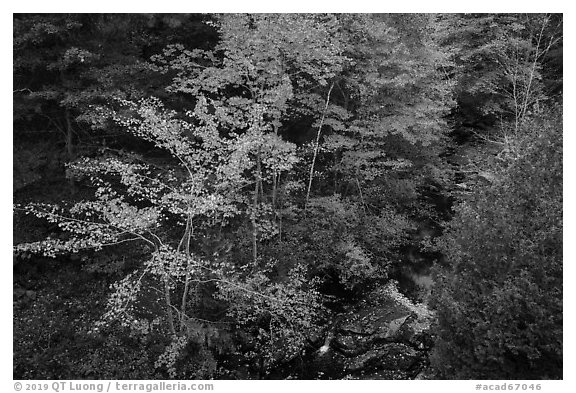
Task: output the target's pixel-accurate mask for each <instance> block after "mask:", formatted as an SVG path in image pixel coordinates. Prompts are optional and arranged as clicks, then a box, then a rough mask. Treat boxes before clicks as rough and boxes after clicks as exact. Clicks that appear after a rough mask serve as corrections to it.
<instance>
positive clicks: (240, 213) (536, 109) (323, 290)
mask: <svg viewBox="0 0 576 393" xmlns="http://www.w3.org/2000/svg"><path fill="white" fill-rule="evenodd" d="M486 31H489V32H490V34H486ZM561 45H562V38H561V17H559V16H558V15H533V16H523V15H508V16H502V15H491V16H487V15H466V16H461V15H416V14H413V15H412V14H411V15H406V14H392V15H367V14H362V15H349V14H341V15H340V14H338V15H334V14H281V15H267V14H257V15H234V14H225V15H188V14H182V15H171V14H165V15H112V14H110V15H48V14H47V15H16V16H15V18H14V84H15V91H14V94H15V95H14V124H15V130H14V153H15V155H14V157H15V161H14V178H15V179H14V190H15V210H14V211H15V234H14V236H15V245H14V253H15V264H16V265H15V271H16V272H17V273H18V274H17V278H16V279H15V288H17V289H18V290H19V291H24V292H19V293H20V295H19V298H18V299H19V300H18V301H17V302H16V303H15V327H16V329H15V330H16V331H15V342H16V344H15V347H16V349H15V371H14V373H15V376H20V377H34V378H60V377H69V378H85V377H87V378H127V377H130V378H134V379H145V378H156V377H170V378H266V377H268V378H270V377H298V373H297V372H295V371H294V370H293V365H294V364H295V362H297V361H298V362H300V364H303V363H304V362H306V361H312V362H315V361H316V360H314V359H315V356H317V355H315V354H317V353H320V354H324V353H325V352H326V351H330V350H331V349H330V348H331V342H332V340H334V341H335V342H339V344H334V345H335V346H334V348H336V349H338V348H339V349H338V350H339V351H340V352H342V353H344V352H345V351H344V350H343V349H342V348H343V347H344V346H345V344H342V342H341V340H340V341H339V340H338V339H334V338H333V336H334V334H335V330H338V329H340V328H338V327H337V326H339V324H341V323H342V320H344V319H345V318H344V315H345V314H347V313H348V314H350V313H352V311H350V310H356V311H357V312H358V313H360V314H362V313H363V312H364V311H363V309H362V307H365V308H367V307H368V305H370V307H373V308H374V304H376V305H377V304H382V305H387V304H388V306H387V307H389V305H390V304H396V306H394V307H398V308H399V309H400V308H402V309H404V310H409V312H410V313H411V314H410V315H407V316H404V317H402V316H397V317H396V319H395V320H393V321H391V322H390V328H389V331H388V333H386V334H384V335H383V337H385V339H386V340H388V341H390V340H391V336H392V335H393V334H396V332H398V331H403V330H401V329H400V328H401V327H402V326H403V325H404V324H406V326H409V325H410V326H411V329H412V331H415V332H417V333H415V335H414V337H417V338H414V337H411V338H406V339H402V340H404V341H402V343H401V344H398V343H394V344H393V345H394V350H395V351H396V350H398V348H404V349H403V351H404V352H405V354H412V355H413V357H414V358H418V359H420V355H418V354H415V350H413V349H411V348H410V345H412V346H414V347H415V348H417V350H418V351H428V346H429V344H428V342H430V341H431V340H432V337H433V335H436V347H435V349H434V352H433V356H432V360H433V361H432V366H433V367H434V370H435V371H434V372H436V373H437V375H439V376H441V377H450V376H458V377H463V378H471V377H472V378H488V377H490V378H493V377H496V376H498V377H499V376H502V377H505V378H513V377H525V376H529V377H534V378H536V377H544V378H555V377H558V376H559V371H558V370H561V367H562V364H561V347H562V344H561V342H562V341H561V321H562V319H561V312H562V304H561V294H562V291H561V286H562V282H561V244H562V243H561V239H560V238H559V236H560V235H561V226H562V225H561V222H562V221H561V212H562V198H561V197H562V196H561V179H562V173H561V147H562V146H561V133H562V128H561V121H560V120H558V119H559V117H558V116H551V115H550V112H551V111H554V110H555V109H554V108H559V107H561V77H562V70H561V61H559V60H558V58H560V59H561ZM558 67H560V68H558ZM479 70H481V71H479ZM510 92H512V94H511V95H510V94H509V93H510ZM550 108H552V109H550ZM471 117H472V118H473V120H471V119H470V118H471ZM474 120H476V121H477V122H478V123H481V122H484V123H485V122H488V123H490V124H491V127H490V128H489V129H486V128H485V127H484V126H483V127H476V126H474V127H475V128H474V136H473V137H471V136H470V134H468V136H467V137H466V138H467V142H464V144H462V135H461V134H462V129H463V126H462V124H472V123H474ZM39 136H42V138H39ZM468 149H469V150H468ZM550 176H553V178H554V182H555V183H554V182H551V181H549V180H548V179H549V177H550ZM539 185H541V186H542V187H540V188H538V187H539ZM535 187H536V188H538V189H537V190H536V189H533V188H535ZM47 190H51V192H46V191H47ZM454 201H457V202H459V204H458V207H457V208H456V209H455V216H454V219H453V220H452V221H451V222H450V223H449V224H447V223H446V221H447V220H449V219H450V218H451V216H452V214H453V213H454V212H453V211H452V210H451V209H450V207H451V205H452V203H453V202H454ZM528 205H529V206H530V207H527V206H528ZM522 209H524V210H522ZM534 209H539V210H538V211H539V212H541V214H540V215H538V216H537V217H535V216H534V215H531V216H529V217H528V215H527V213H526V212H533V211H534ZM443 225H446V226H447V228H448V230H447V232H446V234H445V235H444V236H443V237H442V238H441V239H440V240H439V241H437V242H432V241H431V240H432V238H433V237H437V236H438V235H439V234H440V232H441V229H442V226H443ZM504 234H505V236H504ZM444 256H445V257H444ZM44 258H55V259H56V260H59V261H62V263H63V264H65V261H69V262H70V263H73V264H74V266H75V267H74V268H76V269H81V271H82V274H81V275H80V276H81V277H84V281H83V282H82V284H80V283H79V284H78V285H82V286H83V287H84V286H85V287H86V288H90V289H89V290H90V291H93V293H94V298H93V299H89V300H88V301H91V302H94V309H96V310H98V315H94V312H93V310H92V311H91V312H88V311H87V310H85V309H84V308H78V310H77V311H76V312H78V313H80V314H81V315H82V316H81V317H78V318H76V319H75V320H74V321H75V322H74V324H73V326H74V327H70V326H68V327H67V329H68V330H71V331H72V332H73V334H74V337H76V339H75V344H74V345H75V346H77V347H83V348H86V350H85V351H80V352H82V356H79V357H78V358H77V359H75V361H70V359H65V356H63V355H62V351H63V344H62V341H61V340H60V341H58V340H56V341H54V340H55V339H52V338H51V337H52V336H49V337H48V339H47V340H48V344H49V345H48V347H47V348H46V349H45V351H44V352H43V355H42V356H41V357H38V354H37V353H35V351H34V344H33V341H31V340H32V338H31V337H33V336H34V333H30V332H33V331H34V326H36V324H37V323H45V321H44V318H46V317H45V315H44V316H42V317H40V316H41V315H43V312H44V311H43V310H44V309H45V308H46V307H49V305H47V304H44V303H43V302H39V301H35V300H34V297H35V296H36V292H35V291H30V289H28V288H29V287H30V285H31V284H30V283H31V282H32V283H34V282H35V280H37V281H36V284H34V288H38V289H37V290H38V291H41V292H42V291H45V290H46V289H44V288H45V287H46V286H47V284H46V283H45V281H43V280H38V279H34V278H33V277H34V269H36V266H37V265H36V264H37V263H39V262H38V261H42V262H40V264H47V262H46V260H45V259H44ZM26 261H30V262H26ZM502 261H504V262H505V263H502ZM48 265H49V266H52V270H51V272H53V273H54V276H53V277H54V280H55V282H56V283H55V285H56V288H57V287H58V286H59V285H62V284H60V281H59V280H63V279H64V280H69V279H70V278H65V277H70V275H74V273H70V269H72V270H73V269H74V268H71V267H69V266H68V267H66V268H63V267H62V268H61V272H62V275H61V276H60V278H59V276H58V269H59V268H58V266H59V265H58V264H52V263H49V264H48ZM433 265H434V266H435V269H436V270H437V274H436V276H437V283H436V289H435V290H434V292H433V296H432V297H431V298H430V292H431V285H432V281H431V280H432V278H431V277H432V276H431V273H430V270H431V268H432V266H433ZM28 266H30V267H28ZM65 266H67V265H65ZM32 267H34V269H32ZM29 270H30V271H31V272H32V273H30V271H29ZM18 277H20V278H18ZM31 277H32V278H31ZM478 277H480V278H481V280H480V281H479V280H477V278H478ZM86 281H88V282H86ZM106 286H109V290H108V291H105V290H104V289H103V287H106ZM23 288H25V289H23ZM106 292H107V293H106ZM57 293H58V291H57V290H56V289H54V288H51V289H50V291H49V292H46V295H47V296H50V297H56V298H57V297H58V296H59V295H58V294H57ZM480 295H481V296H480ZM69 296H71V297H74V296H75V295H74V294H73V293H70V294H69ZM483 296H484V297H485V298H484V297H483ZM511 298H514V299H516V302H514V301H510V300H509V299H511ZM502 299H508V300H506V304H507V305H509V307H510V308H501V309H500V311H498V312H496V313H494V312H493V308H494V307H493V305H497V304H501V303H502V302H503V300H502ZM429 300H432V302H429ZM83 301H86V300H83ZM477 302H480V303H477ZM72 303H74V302H72ZM30 304H34V307H31V306H30ZM431 304H432V305H433V307H434V308H435V309H436V310H437V321H438V323H437V326H436V328H435V330H430V320H431V319H432V318H433V317H432V316H433V315H434V313H433V311H432V310H431V309H430V308H429V305H431ZM65 307H66V306H65ZM375 308H377V306H376V307H375ZM358 310H359V311H358ZM384 311H385V310H384ZM56 312H59V311H56ZM396 312H399V311H398V310H396V311H394V310H392V309H391V310H389V312H388V314H389V315H396ZM490 312H492V314H490ZM39 317H40V318H39ZM25 318H29V320H32V321H36V322H32V323H31V324H26V323H24V322H23V321H24V319H25ZM37 318H39V319H37ZM69 318H71V317H69ZM511 320H514V321H515V323H516V325H518V326H517V330H513V331H510V330H506V329H508V328H509V327H510V326H512V325H514V324H512V323H511V322H510V321H511ZM399 321H400V322H399ZM406 321H408V322H406ZM51 323H52V324H53V323H54V322H51ZM52 324H51V325H50V326H52ZM516 325H515V326H516ZM54 329H56V330H55V332H56V333H57V334H55V335H56V336H59V335H63V334H64V333H63V332H61V331H59V330H58V327H57V326H54ZM539 329H545V330H546V335H540V334H538V333H537V331H538V330H539ZM392 332H394V333H392ZM470 335H472V336H473V337H472V338H471V337H470ZM51 340H52V341H54V346H52V341H51ZM414 340H416V341H414ZM418 340H419V341H418ZM119 342H125V343H129V345H127V346H125V347H123V348H124V349H122V350H120V349H119V348H118V345H117V343H119ZM322 343H324V345H322ZM481 346H482V349H481V351H483V352H482V354H478V353H477V352H478V351H480V349H479V348H480V347H481ZM127 348H134V349H133V351H132V350H128V349H127ZM336 349H335V350H336ZM318 351H319V352H318ZM353 352H354V351H353ZM378 354H379V356H384V355H385V351H384V350H379V352H378ZM76 356H77V355H76ZM406 356H408V355H406ZM46 357H52V358H53V360H52V363H50V365H49V366H40V367H39V366H35V367H29V366H26V364H27V362H28V363H29V362H31V363H33V364H36V363H41V362H42V360H41V359H45V358H46ZM400 358H401V359H402V356H400ZM365 359H368V360H370V359H371V358H370V356H369V354H368V355H365V356H364V358H362V357H361V358H360V360H357V361H351V363H350V364H352V366H350V365H349V366H347V369H346V370H347V371H346V372H344V371H343V372H342V374H341V375H340V376H342V375H345V374H347V375H348V376H350V377H359V376H361V375H363V374H364V372H363V371H361V370H360V371H358V368H359V366H357V364H364V363H366V364H372V363H373V361H372V360H370V362H372V363H370V362H369V361H368V360H365ZM446 359H453V361H452V360H451V361H447V360H446ZM325 361H326V360H325ZM54 362H56V363H57V365H56V366H55V365H54V364H53V363H54ZM115 362H121V363H122V364H123V365H124V366H122V367H115V366H114V364H115ZM543 362H548V363H547V364H548V366H549V367H548V368H547V369H544V368H543V367H541V364H543ZM78 364H81V365H82V366H81V367H79V366H77V365H78ZM414 364H415V365H414V366H412V365H410V364H409V365H408V366H407V367H406V368H407V370H409V372H408V371H407V372H406V373H404V374H402V373H400V374H390V375H410V373H412V374H414V370H416V371H415V374H417V373H418V372H420V371H421V368H422V365H425V364H426V362H425V361H421V360H418V362H416V363H414ZM370 367H372V366H370ZM390 367H392V368H394V367H395V366H394V365H392V366H390ZM418 367H419V368H418ZM34 370H36V371H34ZM286 370H288V371H286ZM535 370H536V371H535ZM499 372H502V373H504V374H498V373H499ZM560 373H561V371H560ZM415 374H414V375H415ZM321 375H322V373H320V374H319V375H318V376H321ZM335 375H336V374H335Z"/></svg>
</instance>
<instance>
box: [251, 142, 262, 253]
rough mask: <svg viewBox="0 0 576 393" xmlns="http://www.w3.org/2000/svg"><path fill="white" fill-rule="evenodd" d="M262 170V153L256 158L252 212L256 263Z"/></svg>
mask: <svg viewBox="0 0 576 393" xmlns="http://www.w3.org/2000/svg"><path fill="white" fill-rule="evenodd" d="M261 171H262V168H261V164H260V153H258V154H257V156H256V185H255V186H254V204H253V212H252V258H253V259H254V263H256V262H257V261H258V238H257V237H258V228H257V227H256V213H257V211H258V196H259V194H260V192H261V188H262V172H261Z"/></svg>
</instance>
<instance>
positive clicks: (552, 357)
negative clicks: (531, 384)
mask: <svg viewBox="0 0 576 393" xmlns="http://www.w3.org/2000/svg"><path fill="white" fill-rule="evenodd" d="M550 112H551V113H552V115H541V117H540V118H537V119H531V120H527V121H525V123H523V125H522V127H521V129H520V131H521V132H522V135H524V137H523V141H524V143H523V144H522V145H521V146H522V149H521V150H520V154H519V156H515V157H513V158H510V161H508V162H507V163H506V164H504V165H502V166H501V170H500V173H498V176H497V179H498V180H495V181H494V182H493V183H492V184H489V185H485V186H484V187H483V188H479V189H478V190H477V191H476V192H475V193H474V194H473V196H471V197H470V198H469V199H468V200H467V201H465V202H462V203H461V204H460V206H459V207H458V209H457V213H456V216H455V218H454V220H453V221H452V222H451V223H450V225H449V226H448V230H447V233H446V234H445V235H444V237H443V250H444V252H445V253H446V256H447V258H448V262H449V268H448V269H446V270H440V271H439V275H438V279H437V283H436V289H435V294H434V299H435V300H434V307H435V308H436V309H437V313H438V325H437V329H436V334H437V340H436V346H435V349H434V353H433V356H432V363H433V366H434V367H435V368H436V370H438V372H439V375H440V376H441V377H442V378H455V379H464V378H472V379H484V378H489V379H494V378H497V379H538V378H545V379H549V378H562V122H561V114H557V113H555V112H559V109H558V108H553V109H551V110H550Z"/></svg>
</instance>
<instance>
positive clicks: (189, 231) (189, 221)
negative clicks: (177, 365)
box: [178, 216, 194, 331]
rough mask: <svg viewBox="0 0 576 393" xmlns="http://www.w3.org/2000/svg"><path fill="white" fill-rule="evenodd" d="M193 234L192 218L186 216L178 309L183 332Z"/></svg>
mask: <svg viewBox="0 0 576 393" xmlns="http://www.w3.org/2000/svg"><path fill="white" fill-rule="evenodd" d="M193 232H194V227H193V226H192V217H190V216H188V219H187V220H186V231H185V232H184V236H183V237H182V240H183V241H184V252H185V255H186V278H185V280H184V292H183V293H182V302H181V307H180V331H182V330H184V324H185V322H186V320H185V318H186V303H187V301H188V292H189V287H190V258H191V255H190V238H191V237H192V233H193ZM181 245H182V241H180V245H178V248H179V249H180V246H181ZM178 251H179V250H178Z"/></svg>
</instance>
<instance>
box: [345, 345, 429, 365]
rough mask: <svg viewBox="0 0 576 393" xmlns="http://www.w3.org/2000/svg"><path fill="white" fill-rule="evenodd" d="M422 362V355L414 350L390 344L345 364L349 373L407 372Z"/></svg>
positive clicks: (405, 346)
mask: <svg viewBox="0 0 576 393" xmlns="http://www.w3.org/2000/svg"><path fill="white" fill-rule="evenodd" d="M420 360H422V354H421V353H420V352H419V351H416V350H415V349H413V348H411V347H409V346H407V345H405V344H400V343H391V344H387V345H385V346H383V347H382V348H379V349H373V350H370V351H367V352H366V353H365V354H363V355H361V356H358V357H356V358H354V359H352V360H351V361H349V362H348V364H347V369H348V370H349V371H359V370H364V371H367V370H371V369H377V370H382V369H384V370H393V371H407V370H409V369H411V368H412V367H413V366H414V365H415V364H416V363H418V362H419V361H420Z"/></svg>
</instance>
